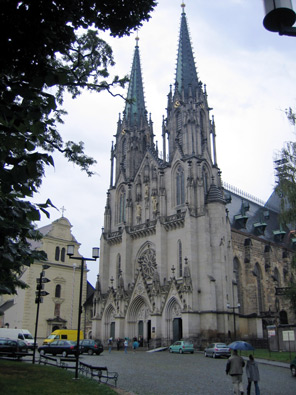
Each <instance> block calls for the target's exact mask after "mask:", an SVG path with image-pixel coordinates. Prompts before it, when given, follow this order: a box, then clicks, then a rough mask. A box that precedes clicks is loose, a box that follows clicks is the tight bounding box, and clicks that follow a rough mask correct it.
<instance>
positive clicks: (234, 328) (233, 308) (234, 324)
mask: <svg viewBox="0 0 296 395" xmlns="http://www.w3.org/2000/svg"><path fill="white" fill-rule="evenodd" d="M227 308H228V309H231V310H232V314H233V334H234V339H233V340H235V339H236V323H235V315H236V312H235V309H239V308H240V304H239V303H238V304H237V306H230V304H229V303H227Z"/></svg>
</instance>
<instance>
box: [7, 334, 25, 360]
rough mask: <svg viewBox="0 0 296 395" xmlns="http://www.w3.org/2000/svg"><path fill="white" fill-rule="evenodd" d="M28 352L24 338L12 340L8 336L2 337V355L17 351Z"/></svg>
mask: <svg viewBox="0 0 296 395" xmlns="http://www.w3.org/2000/svg"><path fill="white" fill-rule="evenodd" d="M20 352H23V353H27V352H28V346H27V345H26V343H25V342H23V341H22V340H12V339H7V338H0V353H1V354H2V355H8V354H12V356H13V355H14V354H15V353H20ZM6 353H7V354H6Z"/></svg>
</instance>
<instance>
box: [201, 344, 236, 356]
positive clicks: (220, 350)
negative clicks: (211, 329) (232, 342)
mask: <svg viewBox="0 0 296 395" xmlns="http://www.w3.org/2000/svg"><path fill="white" fill-rule="evenodd" d="M204 354H205V357H213V358H217V357H227V358H228V357H230V355H231V351H230V348H229V347H228V346H227V345H226V344H225V343H211V344H209V345H208V347H206V348H205V350H204Z"/></svg>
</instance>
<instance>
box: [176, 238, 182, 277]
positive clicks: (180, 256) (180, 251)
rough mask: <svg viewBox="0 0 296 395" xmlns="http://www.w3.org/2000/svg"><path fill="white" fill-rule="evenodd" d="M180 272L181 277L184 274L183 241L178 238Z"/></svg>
mask: <svg viewBox="0 0 296 395" xmlns="http://www.w3.org/2000/svg"><path fill="white" fill-rule="evenodd" d="M177 267H178V272H179V277H182V276H183V266H182V242H181V240H178V266H177Z"/></svg>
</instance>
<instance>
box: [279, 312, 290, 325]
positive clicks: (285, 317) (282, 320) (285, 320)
mask: <svg viewBox="0 0 296 395" xmlns="http://www.w3.org/2000/svg"><path fill="white" fill-rule="evenodd" d="M288 323H289V322H288V314H287V312H286V311H285V310H282V311H280V324H281V325H287V324H288Z"/></svg>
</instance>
